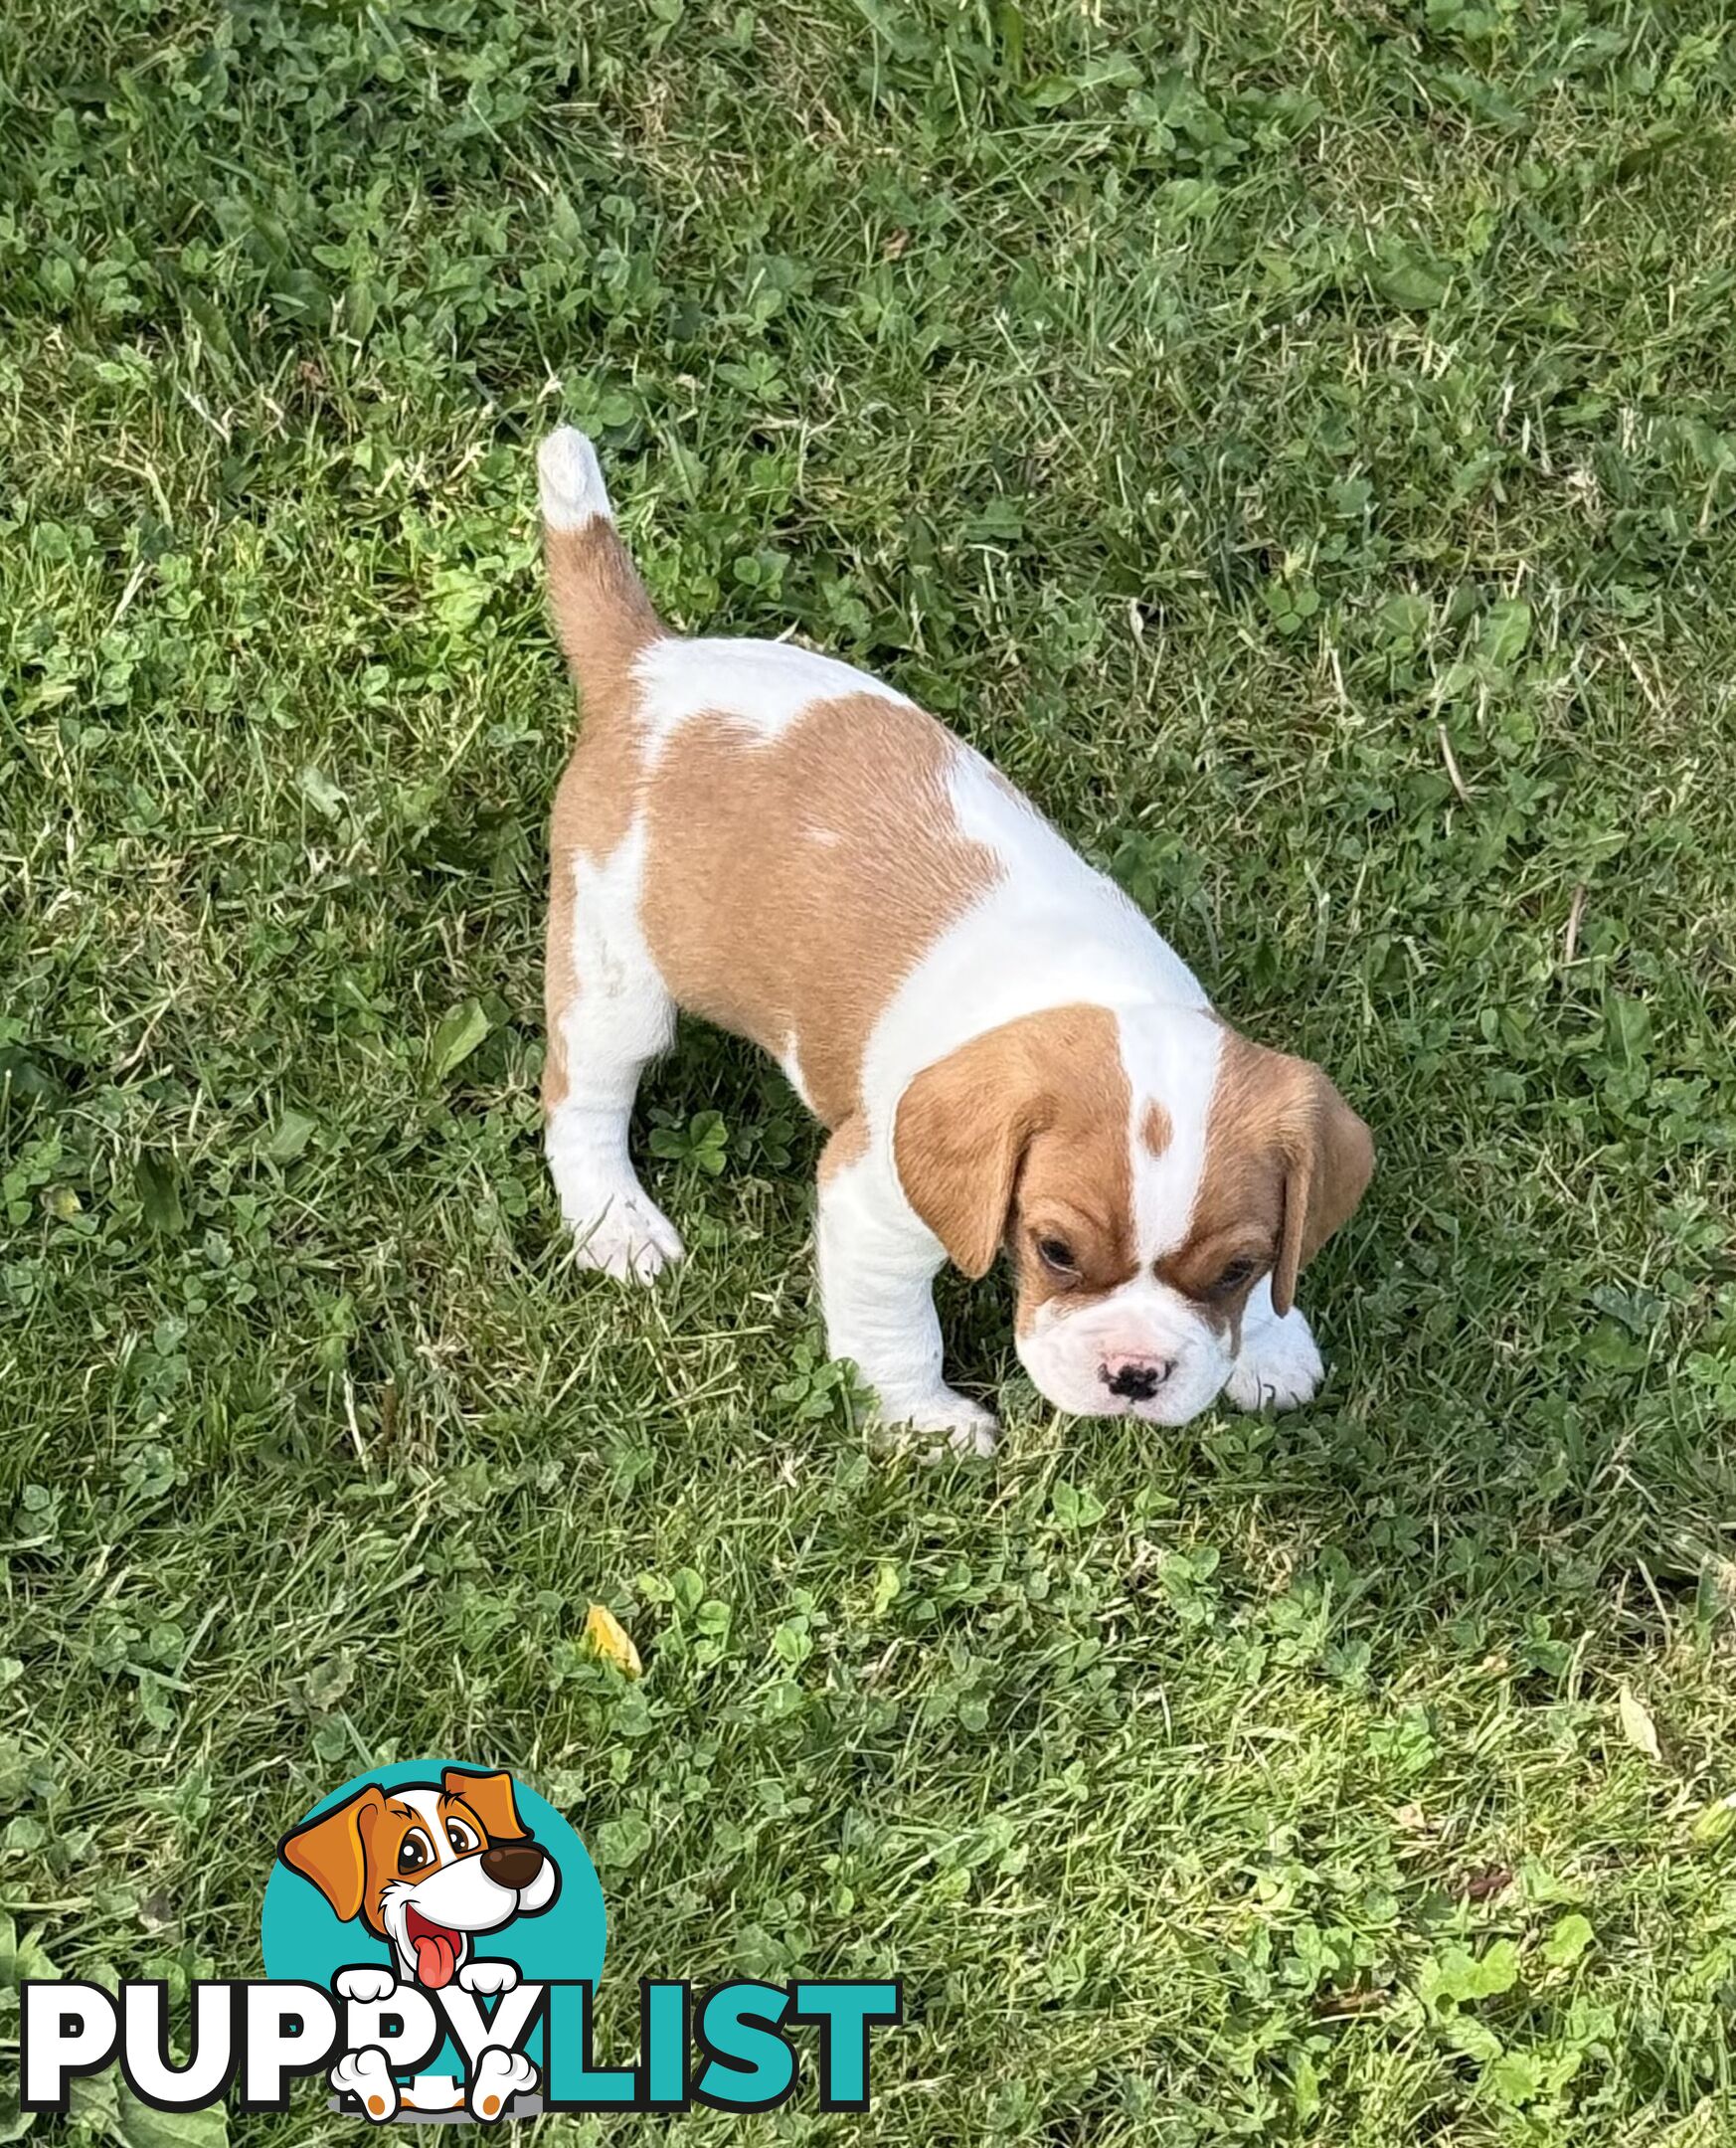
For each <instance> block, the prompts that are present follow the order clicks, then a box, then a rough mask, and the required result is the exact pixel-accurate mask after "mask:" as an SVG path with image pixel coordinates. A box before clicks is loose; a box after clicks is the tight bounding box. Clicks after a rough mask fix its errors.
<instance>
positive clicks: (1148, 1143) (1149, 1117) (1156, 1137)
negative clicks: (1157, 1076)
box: [1139, 1098, 1174, 1157]
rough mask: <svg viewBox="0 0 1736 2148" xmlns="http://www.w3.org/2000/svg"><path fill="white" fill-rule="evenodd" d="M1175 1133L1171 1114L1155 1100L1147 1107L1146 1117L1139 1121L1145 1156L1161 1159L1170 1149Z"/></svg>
mask: <svg viewBox="0 0 1736 2148" xmlns="http://www.w3.org/2000/svg"><path fill="white" fill-rule="evenodd" d="M1173 1132H1174V1129H1173V1128H1172V1127H1171V1126H1170V1123H1169V1114H1168V1113H1167V1112H1166V1111H1165V1110H1164V1109H1163V1107H1162V1105H1161V1104H1159V1103H1158V1102H1157V1101H1156V1099H1155V1098H1153V1099H1152V1101H1151V1102H1150V1103H1149V1104H1147V1105H1146V1106H1145V1116H1144V1117H1143V1118H1142V1119H1141V1120H1140V1121H1139V1139H1140V1141H1141V1142H1143V1143H1144V1145H1145V1154H1146V1155H1147V1156H1149V1157H1160V1156H1161V1155H1162V1154H1163V1152H1164V1150H1165V1149H1167V1148H1168V1147H1169V1141H1170V1136H1171V1135H1172V1134H1173Z"/></svg>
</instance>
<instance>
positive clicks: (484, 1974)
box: [458, 1961, 518, 1995]
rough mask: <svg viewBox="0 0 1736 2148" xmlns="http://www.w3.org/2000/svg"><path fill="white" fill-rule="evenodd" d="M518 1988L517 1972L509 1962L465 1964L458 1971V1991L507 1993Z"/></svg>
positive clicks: (474, 1962) (485, 1993)
mask: <svg viewBox="0 0 1736 2148" xmlns="http://www.w3.org/2000/svg"><path fill="white" fill-rule="evenodd" d="M517 1988H518V1971H517V1969H516V1968H515V1967H514V1966H513V1964H512V1963H511V1962H509V1961H473V1962H466V1963H465V1964H464V1966H463V1968H462V1969H460V1970H459V1971H458V1989H459V1990H460V1991H467V1992H481V1993H483V1994H484V1995H487V1994H490V1993H493V1992H509V1991H515V1990H516V1989H517Z"/></svg>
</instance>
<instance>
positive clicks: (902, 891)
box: [640, 693, 1000, 1128]
mask: <svg viewBox="0 0 1736 2148" xmlns="http://www.w3.org/2000/svg"><path fill="white" fill-rule="evenodd" d="M960 750H961V749H960V748H958V747H957V746H956V745H955V742H954V741H953V740H952V739H950V738H949V737H948V735H947V733H946V732H945V731H943V730H942V728H941V727H940V725H939V724H937V723H936V722H935V720H934V718H933V717H931V716H925V715H924V714H923V713H922V711H921V710H920V709H915V708H912V707H910V706H909V705H908V704H907V703H904V702H899V701H892V700H888V699H886V698H885V697H884V696H881V695H878V694H869V693H861V694H852V695H849V696H848V697H846V698H844V699H842V700H837V701H818V702H815V703H813V704H812V705H811V706H810V707H809V708H807V709H805V710H804V711H803V712H802V714H801V715H800V716H799V717H797V718H796V720H795V721H794V722H793V723H792V724H790V725H789V726H788V728H787V729H785V730H784V731H782V732H781V733H780V734H779V735H778V736H777V737H775V738H773V739H770V740H767V741H765V742H764V743H757V742H756V738H755V734H754V733H753V732H752V731H750V730H749V729H748V728H747V727H746V726H745V725H742V724H739V723H732V722H731V721H730V720H729V719H728V718H727V717H724V716H712V717H706V716H701V717H698V718H696V719H694V720H693V721H692V722H690V723H687V724H684V725H683V726H682V727H681V728H680V729H679V730H678V731H677V732H676V733H675V734H674V736H673V737H672V738H671V739H670V740H669V742H668V744H667V745H666V746H665V747H664V749H663V753H662V758H661V759H660V761H659V762H658V764H657V767H656V769H655V771H654V772H653V774H652V776H651V778H650V780H649V782H648V783H647V784H646V786H645V804H646V810H647V814H648V831H647V833H648V839H647V846H646V853H645V892H644V897H643V901H642V903H641V906H640V920H641V923H642V925H643V928H644V934H645V940H646V943H647V944H648V946H649V948H650V950H651V955H652V959H653V960H654V961H655V963H656V965H657V968H658V970H659V971H660V972H661V973H662V976H663V981H664V983H665V984H667V986H668V988H669V990H670V992H671V993H672V994H673V996H674V998H675V1001H676V1003H677V1004H678V1005H680V1006H683V1007H687V1008H690V1009H691V1010H692V1011H693V1012H694V1013H697V1014H703V1015H704V1016H705V1017H706V1018H707V1019H708V1020H710V1021H715V1022H717V1023H719V1024H721V1025H722V1026H723V1027H724V1028H726V1029H733V1030H735V1031H736V1032H737V1033H738V1034H740V1035H743V1036H747V1037H751V1038H753V1040H754V1042H755V1043H757V1044H759V1045H760V1046H762V1048H763V1049H765V1050H766V1051H768V1052H770V1053H771V1054H772V1056H773V1057H774V1058H776V1059H780V1060H787V1059H789V1058H790V1057H791V1055H792V1054H793V1057H794V1061H795V1065H796V1068H797V1070H798V1071H799V1074H800V1078H801V1086H802V1089H803V1091H804V1092H805V1094H806V1097H807V1100H808V1103H809V1105H810V1106H811V1108H812V1110H813V1113H814V1116H815V1117H816V1118H817V1119H818V1120H819V1121H820V1122H821V1124H822V1125H824V1126H827V1127H838V1128H841V1127H843V1126H844V1124H845V1122H846V1121H849V1120H850V1119H852V1118H853V1117H854V1116H855V1115H856V1113H857V1112H858V1110H859V1108H860V1104H861V1093H860V1087H859V1083H860V1078H861V1070H862V1055H863V1052H864V1051H865V1049H866V1048H867V1043H868V1037H869V1034H870V1032H871V1031H872V1029H873V1027H874V1024H875V1023H876V1021H877V1020H878V1019H879V1017H880V1014H881V1011H882V1010H883V1009H884V1007H885V1005H886V1003H887V1001H888V1000H889V999H890V998H891V997H892V995H893V993H894V992H895V991H896V990H897V988H898V986H899V985H900V984H902V983H903V982H904V980H905V978H907V977H908V976H909V975H910V973H911V971H912V970H913V969H914V968H915V967H916V965H917V963H918V961H919V960H920V959H921V957H922V956H923V954H924V953H925V952H926V950H927V949H928V948H929V947H930V946H931V945H932V944H933V943H934V941H935V940H936V939H937V938H939V936H940V935H941V934H942V933H943V932H944V931H945V930H946V929H947V927H948V926H949V925H951V924H952V922H953V921H954V919H955V918H956V917H957V916H958V915H959V914H960V913H961V912H962V911H963V910H965V909H966V908H968V906H969V905H970V904H971V903H972V902H974V901H975V900H976V899H977V898H978V896H980V895H981V894H982V893H983V892H984V891H985V890H986V889H987V888H988V887H990V886H991V885H992V884H993V882H994V880H995V878H996V877H997V875H998V872H999V869H1000V868H999V866H998V864H997V862H996V860H995V858H994V855H993V853H992V852H991V851H990V850H988V849H987V848H986V847H985V846H984V845H983V844H980V843H977V842H973V841H971V840H970V839H969V838H967V837H966V836H964V835H962V834H961V833H960V832H959V830H958V827H957V824H956V822H955V819H954V816H953V809H952V805H951V802H950V801H949V799H948V797H947V791H946V784H947V775H948V769H949V764H950V762H951V760H952V758H953V756H954V755H955V754H956V753H958V752H959V751H960Z"/></svg>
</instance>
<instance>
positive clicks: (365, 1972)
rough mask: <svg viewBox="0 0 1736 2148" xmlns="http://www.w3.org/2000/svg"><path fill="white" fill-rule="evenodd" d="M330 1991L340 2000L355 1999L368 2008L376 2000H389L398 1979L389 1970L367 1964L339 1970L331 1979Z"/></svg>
mask: <svg viewBox="0 0 1736 2148" xmlns="http://www.w3.org/2000/svg"><path fill="white" fill-rule="evenodd" d="M332 1989H333V1990H334V1991H335V1992H336V1993H337V1995H338V1997H339V1998H340V1999H355V2000H359V2001H360V2002H361V2004H362V2005H364V2006H370V2005H373V2004H374V2003H375V2002H376V2001H378V2000H381V1999H389V1998H391V1996H392V1994H393V1993H394V1992H395V1991H396V1990H397V1989H398V1978H397V1977H396V1976H395V1975H394V1973H393V1972H392V1971H391V1970H390V1969H380V1968H377V1967H375V1966H374V1964H372V1963H371V1962H368V1963H363V1964H361V1965H360V1966H359V1967H357V1968H354V1969H340V1970H339V1971H338V1973H337V1976H336V1977H335V1978H334V1979H333V1983H332Z"/></svg>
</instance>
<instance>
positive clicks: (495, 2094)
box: [470, 2045, 537, 2120]
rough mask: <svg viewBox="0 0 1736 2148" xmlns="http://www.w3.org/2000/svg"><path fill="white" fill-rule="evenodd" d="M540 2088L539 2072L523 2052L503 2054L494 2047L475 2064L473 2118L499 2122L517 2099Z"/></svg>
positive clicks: (472, 2102)
mask: <svg viewBox="0 0 1736 2148" xmlns="http://www.w3.org/2000/svg"><path fill="white" fill-rule="evenodd" d="M536 2084H537V2069H536V2067H535V2066H534V2065H532V2064H531V2062H530V2060H529V2059H528V2058H526V2057H525V2055H524V2053H523V2052H508V2051H502V2050H501V2049H500V2047H499V2046H498V2045H492V2046H490V2048H489V2049H488V2050H487V2051H485V2052H484V2053H483V2054H482V2056H481V2058H478V2059H477V2061H476V2068H475V2071H474V2072H473V2073H472V2074H471V2076H470V2116H471V2117H472V2118H481V2119H483V2120H487V2119H489V2118H498V2117H499V2116H500V2114H501V2112H502V2111H503V2110H505V2108H506V2106H507V2104H508V2103H510V2102H511V2100H512V2098H513V2097H514V2096H515V2095H523V2094H525V2093H526V2092H527V2090H529V2089H532V2088H534V2087H535V2086H536Z"/></svg>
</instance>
